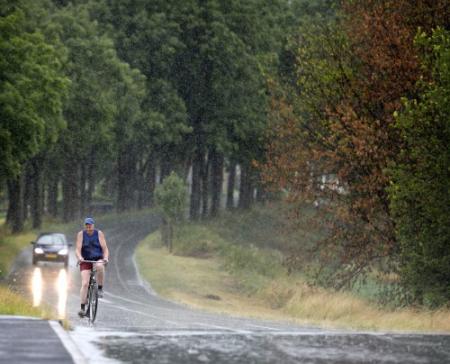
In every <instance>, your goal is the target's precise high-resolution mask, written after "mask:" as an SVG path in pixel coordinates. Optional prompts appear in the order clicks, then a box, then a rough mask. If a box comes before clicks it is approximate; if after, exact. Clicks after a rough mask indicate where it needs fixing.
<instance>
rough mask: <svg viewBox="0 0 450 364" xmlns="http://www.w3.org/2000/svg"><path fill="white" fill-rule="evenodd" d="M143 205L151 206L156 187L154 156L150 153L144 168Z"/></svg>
mask: <svg viewBox="0 0 450 364" xmlns="http://www.w3.org/2000/svg"><path fill="white" fill-rule="evenodd" d="M143 173H144V187H143V196H142V200H143V206H144V207H152V206H153V195H154V193H155V187H156V158H155V156H154V155H151V156H150V157H149V159H148V161H147V165H146V167H145V169H144V172H143Z"/></svg>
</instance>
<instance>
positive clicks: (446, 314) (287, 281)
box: [136, 211, 450, 332]
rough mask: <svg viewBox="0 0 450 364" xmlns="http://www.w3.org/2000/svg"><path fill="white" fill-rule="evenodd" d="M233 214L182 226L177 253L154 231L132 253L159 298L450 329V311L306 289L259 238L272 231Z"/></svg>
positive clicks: (361, 324) (370, 325)
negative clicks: (381, 303)
mask: <svg viewBox="0 0 450 364" xmlns="http://www.w3.org/2000/svg"><path fill="white" fill-rule="evenodd" d="M260 213H261V211H259V212H257V214H260ZM250 214H251V213H250ZM236 215H237V214H236ZM232 220H233V221H234V222H232V223H230V219H229V218H228V217H226V216H225V217H224V218H222V219H221V220H220V221H218V222H209V223H206V224H189V225H185V226H182V227H179V230H178V233H177V234H176V238H175V241H174V254H169V253H168V252H167V250H166V249H165V248H164V247H162V244H161V239H160V234H159V232H156V233H153V234H151V235H150V236H148V237H147V238H146V239H145V240H144V241H143V242H141V244H140V245H139V247H138V250H137V254H136V257H137V262H138V265H139V268H140V270H141V273H142V275H143V277H144V278H145V279H146V280H147V281H149V282H150V283H151V285H152V287H153V288H154V289H155V291H156V292H158V293H159V294H160V295H161V296H163V297H166V298H168V299H171V300H174V301H177V302H180V303H183V304H186V305H189V306H192V307H196V308H201V309H204V310H208V311H214V312H221V313H227V314H232V315H238V316H249V317H256V318H265V319H283V320H289V321H295V322H297V323H299V324H309V325H318V326H322V327H330V328H351V329H367V330H382V331H385V330H389V331H421V332H450V310H435V311H424V310H418V309H417V310H414V309H396V310H393V309H388V308H383V307H380V306H378V305H375V304H374V303H373V302H371V301H369V300H368V299H364V298H363V297H361V296H360V295H357V294H352V293H342V292H332V291H327V290H324V289H318V288H311V287H310V286H308V285H307V284H305V281H304V280H303V278H302V276H301V275H297V276H295V275H288V274H287V272H286V271H285V269H284V267H283V266H282V264H281V257H280V254H279V251H278V250H277V249H272V248H271V247H270V244H267V243H265V242H264V241H266V242H267V241H270V240H272V241H273V238H272V236H273V235H274V233H273V232H272V233H270V231H269V230H268V229H266V230H265V233H261V231H260V228H258V227H255V226H251V221H252V219H250V218H249V217H248V216H244V217H241V218H239V217H237V216H234V217H233V218H232ZM243 222H245V223H244V224H243ZM272 224H273V222H272ZM236 225H239V226H236ZM242 225H244V226H242ZM227 229H228V230H229V231H230V232H229V233H227ZM239 230H242V231H245V239H244V238H243V237H242V236H238V235H239V234H238V231H239ZM252 230H254V231H255V232H256V234H255V235H254V236H256V238H255V239H253V237H252V233H251V231H252ZM244 240H245V242H244ZM278 244H279V242H277V245H278Z"/></svg>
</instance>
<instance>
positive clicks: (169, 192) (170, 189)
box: [155, 172, 187, 252]
mask: <svg viewBox="0 0 450 364" xmlns="http://www.w3.org/2000/svg"><path fill="white" fill-rule="evenodd" d="M186 192H187V191H186V186H185V184H184V182H183V180H182V179H181V178H180V177H178V175H177V174H176V173H175V172H172V173H171V174H170V176H168V177H167V178H166V179H165V180H164V182H163V183H162V184H160V185H159V186H157V187H156V189H155V202H156V206H158V207H159V209H160V210H161V213H162V215H163V226H162V237H163V240H164V243H165V244H166V245H167V247H168V248H169V251H170V252H172V240H173V234H174V226H175V224H176V223H179V222H180V221H182V220H183V216H184V214H185V212H186V198H187V194H186Z"/></svg>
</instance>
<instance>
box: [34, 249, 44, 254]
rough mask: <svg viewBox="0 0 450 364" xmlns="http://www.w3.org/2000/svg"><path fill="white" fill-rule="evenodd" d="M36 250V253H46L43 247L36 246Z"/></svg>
mask: <svg viewBox="0 0 450 364" xmlns="http://www.w3.org/2000/svg"><path fill="white" fill-rule="evenodd" d="M34 252H35V253H36V254H44V250H43V249H42V248H34Z"/></svg>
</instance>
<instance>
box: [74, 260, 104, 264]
mask: <svg viewBox="0 0 450 364" xmlns="http://www.w3.org/2000/svg"><path fill="white" fill-rule="evenodd" d="M80 263H96V264H107V263H108V261H105V260H103V259H100V260H84V259H83V260H79V261H78V262H77V265H80Z"/></svg>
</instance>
